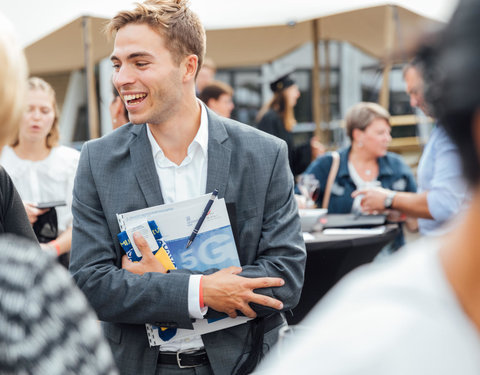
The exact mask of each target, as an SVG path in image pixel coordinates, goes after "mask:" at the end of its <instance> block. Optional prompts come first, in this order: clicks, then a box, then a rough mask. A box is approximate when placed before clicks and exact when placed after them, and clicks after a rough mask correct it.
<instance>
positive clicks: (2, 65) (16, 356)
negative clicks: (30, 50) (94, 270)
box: [0, 14, 117, 375]
mask: <svg viewBox="0 0 480 375" xmlns="http://www.w3.org/2000/svg"><path fill="white" fill-rule="evenodd" d="M0 82H1V83H0V144H2V145H3V144H5V143H6V142H7V137H8V136H11V134H14V133H15V131H16V127H17V126H18V124H19V122H20V120H21V118H22V115H23V114H24V104H25V95H26V93H27V91H26V82H27V69H26V61H25V58H24V56H23V53H22V51H21V49H20V45H19V44H17V41H16V39H15V37H14V32H13V28H12V27H11V24H10V23H9V21H8V20H7V19H6V18H4V17H3V15H2V14H0ZM0 179H1V180H2V183H1V185H0V189H1V190H0V207H1V211H0V212H1V215H0V232H1V233H2V234H1V235H0V259H1V261H0V374H36V375H63V374H82V375H100V374H111V375H114V374H116V373H117V371H116V370H115V367H114V364H113V360H112V355H111V352H110V349H109V347H108V345H107V344H106V342H105V341H104V338H103V336H102V334H101V330H100V327H99V325H98V322H97V321H96V317H95V314H94V313H93V312H92V310H91V309H90V308H89V307H88V304H87V302H86V300H85V297H84V296H83V294H82V293H81V292H80V291H79V290H78V289H77V288H76V286H75V285H74V284H73V282H72V280H71V278H70V277H69V275H68V273H67V272H66V271H65V270H64V269H63V268H62V267H61V266H60V265H59V264H57V262H55V261H54V258H53V257H52V256H51V255H50V254H49V253H46V252H43V251H41V250H40V248H39V246H38V243H36V239H35V235H34V233H33V230H32V227H31V225H30V223H29V221H28V219H27V215H26V213H25V209H24V208H23V204H22V203H21V201H20V199H19V197H18V195H17V193H16V192H15V189H14V188H13V185H12V183H11V182H10V181H9V180H8V176H7V175H6V173H5V172H4V170H3V168H0ZM4 181H8V185H7V186H8V190H6V189H5V184H4ZM12 225H13V226H15V225H17V226H19V228H17V230H14V229H15V228H11V226H12ZM22 226H23V227H24V228H23V232H22V231H20V227H22ZM27 228H28V230H27ZM10 229H11V230H10ZM4 232H12V233H16V234H18V235H23V236H24V237H27V238H29V239H31V240H28V239H27V238H22V237H18V236H15V235H14V234H11V233H4Z"/></svg>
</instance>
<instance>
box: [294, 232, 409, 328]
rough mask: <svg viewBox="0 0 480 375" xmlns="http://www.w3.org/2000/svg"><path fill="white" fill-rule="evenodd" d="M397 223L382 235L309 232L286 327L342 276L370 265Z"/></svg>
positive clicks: (395, 234)
mask: <svg viewBox="0 0 480 375" xmlns="http://www.w3.org/2000/svg"><path fill="white" fill-rule="evenodd" d="M399 230H400V229H399V227H398V225H397V224H388V225H387V226H386V230H385V232H384V233H382V234H373V235H367V234H361V235H326V234H322V233H313V235H314V237H315V239H313V240H306V241H305V245H306V247H307V265H306V269H305V283H304V286H303V290H302V294H301V297H300V302H299V304H298V306H297V307H296V308H295V309H293V311H292V313H293V315H292V314H287V320H288V322H289V324H297V323H299V322H300V321H301V320H302V319H303V318H304V317H305V315H306V314H307V313H308V312H309V311H310V309H311V308H312V307H313V306H314V305H315V304H316V303H317V302H318V300H319V299H320V298H321V297H323V296H324V295H325V293H327V291H328V290H329V289H330V288H331V287H332V286H333V285H335V283H336V282H337V281H338V280H340V278H342V277H343V276H344V275H345V274H346V273H348V272H350V271H351V270H353V269H354V268H356V267H358V266H360V265H362V264H365V263H368V262H371V261H372V260H373V258H375V256H376V255H377V254H378V253H379V252H380V250H382V248H383V247H384V246H386V245H387V244H388V243H390V242H391V241H393V240H394V238H395V237H396V236H397V234H398V232H399Z"/></svg>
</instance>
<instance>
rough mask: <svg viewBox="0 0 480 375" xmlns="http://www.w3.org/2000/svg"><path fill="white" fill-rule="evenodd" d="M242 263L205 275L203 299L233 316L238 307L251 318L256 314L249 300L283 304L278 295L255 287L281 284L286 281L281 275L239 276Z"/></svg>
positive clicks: (277, 307) (281, 305) (274, 304)
mask: <svg viewBox="0 0 480 375" xmlns="http://www.w3.org/2000/svg"><path fill="white" fill-rule="evenodd" d="M240 272H242V268H241V267H233V266H232V267H228V268H224V269H222V270H220V271H217V272H215V273H213V274H211V275H205V276H203V277H202V288H203V302H204V304H205V305H206V306H209V307H211V308H212V309H214V310H217V311H221V312H224V313H226V314H228V316H230V317H231V318H235V317H236V316H237V310H239V311H241V312H242V313H243V314H244V315H245V316H248V317H249V318H255V317H256V316H257V314H256V313H255V311H253V310H252V308H251V307H250V306H249V305H248V304H249V303H250V302H253V303H256V304H259V305H263V306H267V307H271V308H274V309H277V310H281V309H282V308H283V303H282V302H281V301H279V300H277V299H275V298H271V297H268V296H264V295H261V294H257V293H254V292H253V291H254V290H255V289H259V288H271V287H279V286H282V285H283V284H284V283H285V282H284V281H283V279H280V278H278V277H258V278H247V277H243V276H238V274H239V273H240Z"/></svg>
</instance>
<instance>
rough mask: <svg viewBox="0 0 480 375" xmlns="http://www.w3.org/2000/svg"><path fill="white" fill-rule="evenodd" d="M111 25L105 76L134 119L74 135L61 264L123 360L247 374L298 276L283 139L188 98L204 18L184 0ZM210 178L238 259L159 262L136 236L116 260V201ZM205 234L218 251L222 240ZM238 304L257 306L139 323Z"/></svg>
mask: <svg viewBox="0 0 480 375" xmlns="http://www.w3.org/2000/svg"><path fill="white" fill-rule="evenodd" d="M107 30H108V31H109V32H110V34H111V35H112V36H114V39H115V40H114V50H113V53H112V55H111V57H110V58H111V61H112V63H113V67H114V72H113V76H112V81H113V84H114V85H115V87H116V88H117V90H118V92H119V93H120V95H121V96H122V98H123V100H124V102H125V104H126V107H127V110H128V112H129V118H130V121H131V123H129V124H127V125H124V126H122V127H120V128H119V129H117V130H116V131H114V132H112V133H110V134H108V135H106V136H104V137H102V138H100V139H97V140H92V141H89V142H86V143H85V144H84V146H83V148H82V153H81V157H80V163H79V167H78V172H77V176H76V179H75V187H74V193H73V195H74V199H73V214H74V218H75V219H74V225H73V244H72V258H71V262H70V272H71V273H72V275H73V277H74V279H75V280H76V282H77V284H78V285H79V286H80V288H81V289H82V290H83V291H84V293H85V294H86V296H87V298H88V299H89V301H90V303H91V304H92V306H93V307H94V308H95V309H96V311H97V313H98V315H99V317H100V319H101V320H102V326H103V328H104V331H105V336H106V337H107V338H108V340H109V342H110V344H111V347H112V351H113V353H114V357H115V359H116V361H117V364H118V367H119V368H120V369H121V371H122V373H124V374H155V373H156V374H162V375H163V374H197V375H198V374H231V373H235V374H246V373H249V372H251V371H252V370H253V368H254V367H255V366H256V364H257V363H258V361H259V359H260V358H261V356H262V355H263V353H264V352H266V351H268V350H269V348H271V347H272V345H274V343H275V342H276V341H277V336H278V331H279V330H280V328H281V327H282V326H285V325H286V319H285V315H284V311H286V310H289V309H291V308H293V307H294V306H295V305H296V304H297V303H298V299H299V297H300V290H301V287H302V285H303V275H304V267H305V258H306V254H305V244H304V242H303V239H302V236H301V232H300V219H299V217H298V210H297V205H296V203H295V200H294V197H293V179H292V178H291V173H290V170H289V168H288V161H287V160H288V159H287V158H288V156H287V146H286V144H285V142H283V141H281V140H279V139H277V138H275V137H272V136H269V135H267V134H265V133H262V132H260V131H258V130H257V129H255V128H253V127H251V126H248V125H245V124H241V123H239V122H236V121H233V120H230V119H226V118H224V117H221V116H218V115H217V114H215V113H214V112H213V111H211V110H210V109H208V108H207V107H206V106H205V105H204V104H203V103H202V102H201V101H200V100H199V99H198V98H197V97H196V95H195V77H196V75H197V71H198V69H199V68H200V67H201V65H202V60H203V57H204V54H205V47H206V44H205V43H206V40H205V30H204V28H203V26H202V24H201V22H200V20H199V18H198V17H197V15H196V14H195V13H193V12H192V11H191V10H190V9H189V7H188V3H187V1H186V0H148V1H145V2H144V3H137V4H136V6H135V8H134V9H133V10H125V11H121V12H119V13H118V14H117V15H116V16H115V17H113V18H112V20H111V21H110V22H109V24H108V26H107ZM259 150H261V152H259ZM112 187H113V188H112ZM216 188H218V197H219V198H224V199H225V201H226V202H228V203H230V204H232V205H233V204H234V205H235V208H236V212H237V215H236V216H237V218H236V223H235V222H233V223H232V226H235V224H237V225H236V227H237V230H236V233H237V240H238V241H237V251H238V256H239V260H240V263H241V267H229V268H225V269H221V270H218V269H210V270H209V271H206V272H205V274H202V273H200V272H197V271H192V270H188V269H178V270H170V271H169V272H168V273H167V272H166V270H165V268H164V267H163V266H162V264H161V263H160V262H159V261H157V260H156V258H154V257H153V255H152V253H151V250H150V248H149V247H148V244H146V242H145V241H144V240H143V238H142V236H141V235H140V236H139V237H138V236H136V237H135V238H134V240H135V242H136V243H137V245H138V246H139V248H140V249H141V251H142V254H143V257H142V260H140V261H139V262H136V263H132V262H130V261H128V259H126V255H125V253H124V251H123V250H122V248H121V246H120V243H119V241H118V239H117V234H118V233H119V232H120V228H119V225H118V220H117V214H118V213H122V212H129V211H132V210H137V209H143V208H146V207H151V206H156V205H161V204H164V203H174V202H179V201H183V200H186V199H191V198H195V197H198V196H200V195H203V194H205V193H207V192H211V191H213V190H214V189H216ZM228 203H227V204H228ZM232 221H233V217H232ZM159 226H161V223H159ZM137 235H138V234H137ZM142 240H143V241H142ZM210 245H211V246H210V248H209V252H210V251H211V252H212V253H214V254H219V253H221V246H222V243H218V242H216V243H211V244H210ZM183 254H185V256H188V254H187V253H186V252H184V253H183ZM152 258H153V261H152ZM201 296H203V303H202V298H201ZM240 314H243V315H245V316H248V317H251V318H254V319H252V320H250V321H248V322H247V323H245V324H241V325H237V326H235V327H230V328H226V329H223V330H219V331H215V332H209V333H206V334H203V335H198V334H193V335H192V337H187V338H185V339H178V340H174V341H172V342H167V343H165V344H162V345H160V346H154V347H150V345H149V340H148V337H147V334H146V330H145V323H153V324H155V325H156V326H159V327H171V328H185V329H193V325H192V319H193V318H198V319H204V318H206V319H217V318H219V317H226V316H227V315H228V316H230V317H232V318H235V317H236V316H237V315H240ZM184 365H186V366H192V368H183V366H184Z"/></svg>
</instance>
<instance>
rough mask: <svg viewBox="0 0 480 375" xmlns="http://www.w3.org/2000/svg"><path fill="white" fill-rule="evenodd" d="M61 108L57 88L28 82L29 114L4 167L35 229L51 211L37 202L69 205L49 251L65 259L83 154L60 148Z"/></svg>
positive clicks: (61, 211) (38, 81) (3, 158)
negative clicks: (56, 92)
mask: <svg viewBox="0 0 480 375" xmlns="http://www.w3.org/2000/svg"><path fill="white" fill-rule="evenodd" d="M58 117H59V115H58V109H57V104H56V98H55V91H54V90H53V88H52V87H51V86H50V85H49V84H48V83H47V82H45V81H44V80H43V79H40V78H36V77H33V78H30V79H29V80H28V92H27V109H26V112H25V114H24V116H23V119H22V122H21V125H20V128H19V130H18V132H17V134H16V137H15V138H14V140H13V142H12V143H11V144H10V146H5V147H4V148H3V150H2V155H1V157H0V164H1V165H2V166H3V167H4V168H5V169H6V170H7V172H8V173H9V174H10V176H11V178H12V180H13V182H14V184H15V186H16V188H17V190H18V192H19V194H20V197H21V198H22V200H23V202H24V206H25V210H26V211H27V214H28V218H29V220H30V223H31V224H32V225H33V224H34V223H35V222H36V221H37V220H38V217H39V216H40V215H42V214H44V213H45V212H46V211H48V209H39V208H37V207H36V205H37V204H38V203H42V202H50V201H62V200H63V201H65V202H66V203H67V204H66V206H63V207H57V208H56V210H57V219H58V233H59V235H58V237H57V238H56V239H54V240H52V241H50V242H48V243H46V244H42V247H43V248H44V249H50V250H52V251H55V252H56V253H57V255H59V256H60V255H62V254H65V253H68V252H69V251H70V246H71V241H72V213H71V201H72V189H73V181H74V177H75V172H76V168H77V163H78V159H79V156H80V153H79V152H78V151H77V150H74V149H72V148H68V147H65V146H59V145H58V139H59V130H58Z"/></svg>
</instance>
